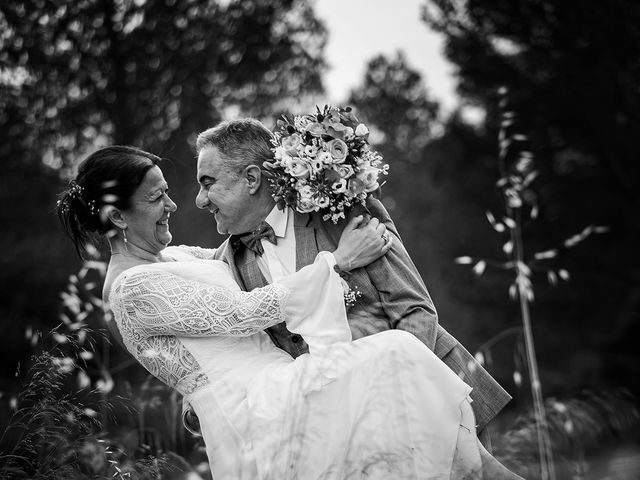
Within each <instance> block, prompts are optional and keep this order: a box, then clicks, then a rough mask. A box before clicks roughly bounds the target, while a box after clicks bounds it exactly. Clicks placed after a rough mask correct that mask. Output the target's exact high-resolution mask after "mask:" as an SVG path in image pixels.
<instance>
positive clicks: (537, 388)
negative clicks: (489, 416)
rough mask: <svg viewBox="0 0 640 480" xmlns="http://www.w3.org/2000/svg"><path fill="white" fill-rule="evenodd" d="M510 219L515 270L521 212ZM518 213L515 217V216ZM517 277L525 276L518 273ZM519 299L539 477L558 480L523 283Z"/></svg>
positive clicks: (521, 253)
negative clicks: (536, 438) (534, 421)
mask: <svg viewBox="0 0 640 480" xmlns="http://www.w3.org/2000/svg"><path fill="white" fill-rule="evenodd" d="M509 213H510V214H511V215H510V216H511V217H512V218H513V219H514V220H515V221H516V226H515V228H513V229H511V239H512V242H513V246H514V249H513V255H514V260H515V263H516V269H519V268H520V265H522V264H523V262H524V245H523V240H522V232H521V218H520V210H519V209H516V211H515V212H514V211H513V210H512V209H510V212H509ZM514 213H515V215H514ZM517 275H518V276H519V275H523V273H522V272H520V271H519V270H518V272H517ZM517 285H518V299H519V301H520V314H521V316H522V326H523V332H524V340H525V351H526V355H527V365H528V367H529V379H530V383H531V394H532V397H533V409H534V414H535V418H536V432H537V436H538V454H539V455H540V476H541V479H542V480H555V478H556V475H555V468H554V464H553V454H552V452H551V440H550V438H549V428H548V424H547V418H546V413H545V409H544V397H543V395H542V383H541V382H540V375H539V373H538V361H537V359H536V349H535V345H534V342H533V328H532V326H531V311H530V308H529V298H528V296H527V292H526V291H525V287H524V284H523V282H517Z"/></svg>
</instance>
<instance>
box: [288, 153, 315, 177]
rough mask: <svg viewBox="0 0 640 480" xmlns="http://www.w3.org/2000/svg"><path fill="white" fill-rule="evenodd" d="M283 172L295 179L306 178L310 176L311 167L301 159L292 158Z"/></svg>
mask: <svg viewBox="0 0 640 480" xmlns="http://www.w3.org/2000/svg"><path fill="white" fill-rule="evenodd" d="M285 171H286V172H287V173H288V174H289V175H291V176H293V177H296V178H307V177H308V176H309V175H310V174H311V166H310V165H309V163H307V162H305V161H304V160H302V159H301V158H298V157H294V158H292V159H291V161H289V162H288V164H287V166H286V167H285Z"/></svg>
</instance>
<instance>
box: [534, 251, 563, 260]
mask: <svg viewBox="0 0 640 480" xmlns="http://www.w3.org/2000/svg"><path fill="white" fill-rule="evenodd" d="M557 255H558V250H556V249H555V248H552V249H551V250H545V251H544V252H537V253H534V254H533V258H535V259H536V260H545V259H547V258H554V257H556V256H557Z"/></svg>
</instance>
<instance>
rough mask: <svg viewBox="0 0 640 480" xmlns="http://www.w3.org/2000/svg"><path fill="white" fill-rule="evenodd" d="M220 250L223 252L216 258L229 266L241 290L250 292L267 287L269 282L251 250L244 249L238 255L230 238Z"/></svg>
mask: <svg viewBox="0 0 640 480" xmlns="http://www.w3.org/2000/svg"><path fill="white" fill-rule="evenodd" d="M220 250H222V252H221V254H220V255H219V256H218V255H216V256H217V257H218V259H222V260H224V261H225V262H226V263H227V265H229V267H230V269H231V273H232V275H233V279H234V280H235V281H236V282H237V284H238V285H239V286H240V288H241V289H243V290H245V291H250V290H253V289H254V288H257V287H264V286H265V285H267V280H266V279H265V278H264V276H263V275H262V273H261V272H260V268H258V263H257V262H256V259H255V253H253V252H252V251H251V250H249V249H247V248H244V249H243V251H242V252H241V253H238V254H237V255H236V254H235V252H234V250H233V247H232V246H231V242H229V239H228V238H227V240H226V241H225V242H224V244H223V245H221V246H220Z"/></svg>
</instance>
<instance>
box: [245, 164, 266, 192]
mask: <svg viewBox="0 0 640 480" xmlns="http://www.w3.org/2000/svg"><path fill="white" fill-rule="evenodd" d="M244 177H245V180H246V181H247V185H248V187H249V195H255V194H256V193H258V191H260V186H261V185H262V171H261V170H260V167H258V166H257V165H249V166H248V167H247V168H245V169H244Z"/></svg>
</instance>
